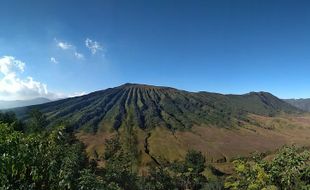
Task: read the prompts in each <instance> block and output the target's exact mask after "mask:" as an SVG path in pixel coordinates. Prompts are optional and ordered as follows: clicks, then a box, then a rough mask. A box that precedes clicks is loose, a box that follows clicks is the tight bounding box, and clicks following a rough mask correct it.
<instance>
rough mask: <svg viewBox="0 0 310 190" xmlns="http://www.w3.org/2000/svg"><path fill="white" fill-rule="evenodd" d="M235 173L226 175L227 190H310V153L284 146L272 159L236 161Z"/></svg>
mask: <svg viewBox="0 0 310 190" xmlns="http://www.w3.org/2000/svg"><path fill="white" fill-rule="evenodd" d="M234 164H235V170H236V174H235V175H233V176H230V177H228V178H227V180H226V183H225V187H226V188H228V189H236V190H237V189H249V190H258V189H266V190H267V189H283V190H295V189H296V190H297V189H298V190H302V189H305V190H306V189H310V152H309V151H306V150H298V149H297V148H296V147H284V148H282V149H281V150H280V151H279V152H278V153H277V154H276V155H275V158H274V159H272V160H271V161H266V160H263V158H262V157H261V156H255V157H254V158H253V159H252V160H236V161H234Z"/></svg>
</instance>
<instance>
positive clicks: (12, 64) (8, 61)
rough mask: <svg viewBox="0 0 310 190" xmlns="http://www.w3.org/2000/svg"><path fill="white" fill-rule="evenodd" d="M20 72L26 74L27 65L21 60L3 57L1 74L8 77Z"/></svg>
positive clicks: (0, 67) (0, 60)
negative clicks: (17, 71) (16, 71)
mask: <svg viewBox="0 0 310 190" xmlns="http://www.w3.org/2000/svg"><path fill="white" fill-rule="evenodd" d="M16 69H17V70H19V71H20V72H24V69H25V63H24V62H22V61H19V60H16V59H15V58H14V57H12V56H3V57H2V58H1V59H0V72H1V73H2V74H4V75H8V74H10V73H12V72H14V71H15V70H16Z"/></svg>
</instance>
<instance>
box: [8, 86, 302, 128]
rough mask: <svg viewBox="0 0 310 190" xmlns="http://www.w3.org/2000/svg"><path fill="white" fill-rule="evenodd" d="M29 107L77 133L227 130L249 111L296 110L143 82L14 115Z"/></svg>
mask: <svg viewBox="0 0 310 190" xmlns="http://www.w3.org/2000/svg"><path fill="white" fill-rule="evenodd" d="M32 109H38V110H40V111H41V112H43V113H44V114H46V116H47V118H48V119H49V121H50V122H51V123H56V122H60V121H69V122H70V123H71V124H73V125H74V127H75V128H76V129H80V128H81V129H85V130H87V131H92V132H97V130H101V128H102V127H108V128H114V129H118V128H120V127H121V126H128V125H130V126H138V127H139V128H141V129H151V128H154V127H156V126H165V127H167V128H169V129H172V130H174V129H185V128H190V127H192V126H194V125H214V126H220V127H230V126H234V125H235V124H236V123H237V122H238V121H241V120H247V113H253V114H257V115H264V116H273V115H276V114H279V113H297V112H300V110H299V109H297V108H295V107H293V106H291V105H290V104H288V103H286V102H285V101H283V100H280V99H278V98H277V97H275V96H273V95H272V94H270V93H266V92H251V93H248V94H244V95H222V94H216V93H208V92H197V93H196V92H195V93H194V92H187V91H182V90H177V89H174V88H169V87H158V86H150V85H141V84H124V85H122V86H119V87H115V88H109V89H106V90H102V91H97V92H93V93H90V94H88V95H84V96H80V97H74V98H68V99H63V100H59V101H55V102H50V103H46V104H41V105H35V106H29V107H24V108H17V109H14V111H15V113H17V115H18V116H19V117H20V118H22V119H27V113H28V112H29V111H30V110H32Z"/></svg>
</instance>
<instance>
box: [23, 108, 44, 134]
mask: <svg viewBox="0 0 310 190" xmlns="http://www.w3.org/2000/svg"><path fill="white" fill-rule="evenodd" d="M29 116H30V120H29V122H28V126H27V131H28V132H29V133H39V132H42V130H44V129H45V128H46V127H47V125H48V121H47V119H46V116H45V115H44V114H43V113H42V112H40V111H39V110H38V109H33V110H31V111H30V113H29Z"/></svg>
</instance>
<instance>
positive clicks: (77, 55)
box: [74, 52, 84, 59]
mask: <svg viewBox="0 0 310 190" xmlns="http://www.w3.org/2000/svg"><path fill="white" fill-rule="evenodd" d="M74 56H75V57H76V58H78V59H84V55H83V54H81V53H78V52H74Z"/></svg>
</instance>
